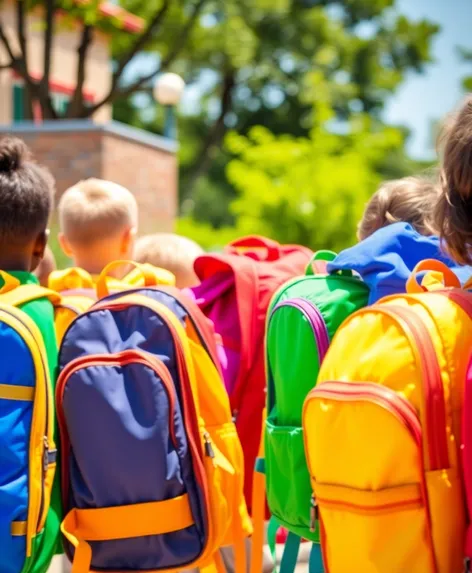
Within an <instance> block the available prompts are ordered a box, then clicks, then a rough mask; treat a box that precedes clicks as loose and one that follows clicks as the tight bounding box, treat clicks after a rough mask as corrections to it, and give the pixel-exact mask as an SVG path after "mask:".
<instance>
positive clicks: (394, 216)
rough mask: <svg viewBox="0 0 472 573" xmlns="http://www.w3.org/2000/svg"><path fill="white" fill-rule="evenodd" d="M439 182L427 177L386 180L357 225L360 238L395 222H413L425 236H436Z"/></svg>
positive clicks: (411, 223) (412, 224)
mask: <svg viewBox="0 0 472 573" xmlns="http://www.w3.org/2000/svg"><path fill="white" fill-rule="evenodd" d="M438 194H439V188H438V186H437V184H436V183H435V182H434V181H432V180H431V179H428V178H421V177H405V178H403V179H396V180H394V181H387V182H385V183H384V184H383V185H381V187H380V188H379V189H378V190H377V191H376V193H374V195H373V196H372V198H371V199H370V201H369V202H368V203H367V207H366V209H365V211H364V215H363V217H362V219H361V221H360V223H359V225H358V228H357V237H358V239H359V240H360V241H362V240H364V239H366V238H367V237H369V236H370V235H372V234H373V233H375V231H378V230H379V229H381V228H382V227H386V226H387V225H391V224H392V223H399V222H403V223H410V225H411V226H412V227H414V228H415V229H416V231H418V233H421V234H422V235H434V234H435V227H434V223H433V220H434V206H435V204H436V200H437V197H438Z"/></svg>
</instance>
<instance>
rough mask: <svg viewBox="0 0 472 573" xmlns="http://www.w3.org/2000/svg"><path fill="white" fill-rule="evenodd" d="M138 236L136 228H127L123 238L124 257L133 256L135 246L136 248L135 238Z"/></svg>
mask: <svg viewBox="0 0 472 573" xmlns="http://www.w3.org/2000/svg"><path fill="white" fill-rule="evenodd" d="M135 238H136V228H135V227H130V228H129V229H126V231H125V232H124V233H123V236H122V239H121V255H122V256H124V257H131V256H132V252H133V248H134V240H135Z"/></svg>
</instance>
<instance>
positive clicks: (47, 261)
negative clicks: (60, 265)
mask: <svg viewBox="0 0 472 573" xmlns="http://www.w3.org/2000/svg"><path fill="white" fill-rule="evenodd" d="M55 270H56V259H55V257H54V254H53V252H52V251H51V249H50V248H49V247H46V250H45V251H44V257H43V260H42V261H41V262H40V263H39V265H38V268H37V269H36V270H35V271H34V276H35V277H36V278H37V279H38V280H39V284H40V285H41V286H43V287H47V286H48V283H49V275H50V274H51V273H52V272H54V271H55Z"/></svg>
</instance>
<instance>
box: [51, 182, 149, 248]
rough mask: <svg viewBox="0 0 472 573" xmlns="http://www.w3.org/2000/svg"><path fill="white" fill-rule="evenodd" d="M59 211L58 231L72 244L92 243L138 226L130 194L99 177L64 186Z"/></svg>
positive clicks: (123, 188)
mask: <svg viewBox="0 0 472 573" xmlns="http://www.w3.org/2000/svg"><path fill="white" fill-rule="evenodd" d="M58 211H59V223H60V227H61V231H62V233H64V235H65V237H66V238H67V239H68V240H69V241H70V242H72V243H92V242H95V241H97V240H101V239H105V238H108V237H110V236H114V235H116V234H118V233H119V232H121V231H123V230H125V229H126V228H134V229H136V228H137V225H138V205H137V203H136V199H135V198H134V196H133V194H132V193H131V192H130V191H128V189H126V188H125V187H122V186H121V185H118V184H117V183H112V182H111V181H104V180H102V179H87V180H85V181H80V182H79V183H77V184H76V185H74V186H73V187H70V188H69V189H67V191H66V192H65V193H64V194H63V195H62V197H61V199H60V201H59V206H58Z"/></svg>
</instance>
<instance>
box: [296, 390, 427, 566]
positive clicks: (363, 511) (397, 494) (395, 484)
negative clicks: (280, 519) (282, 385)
mask: <svg viewBox="0 0 472 573" xmlns="http://www.w3.org/2000/svg"><path fill="white" fill-rule="evenodd" d="M303 422H304V430H305V449H306V455H307V461H308V466H309V471H310V475H311V483H312V487H313V492H314V504H313V510H314V513H315V517H316V516H317V517H319V524H320V530H321V544H322V548H323V558H324V560H325V565H326V569H327V570H328V571H329V572H330V573H344V572H345V571H349V570H350V571H362V573H398V572H400V571H408V572H409V573H424V572H426V571H428V572H437V565H436V562H435V556H434V552H433V544H432V533H431V522H430V516H429V507H428V494H427V485H426V481H425V473H424V467H423V445H422V430H421V425H420V421H419V419H418V416H417V414H416V412H415V410H414V408H413V407H412V406H411V404H410V403H409V402H408V401H407V400H405V399H404V398H403V397H402V396H400V395H399V394H397V393H396V392H394V391H393V390H391V389H389V388H387V387H385V386H381V385H379V384H369V383H367V384H360V383H359V384H358V383H343V382H325V383H321V384H320V385H319V386H318V387H317V388H315V389H314V390H313V391H312V392H311V393H310V394H309V396H308V398H307V400H306V402H305V406H304V414H303Z"/></svg>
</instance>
